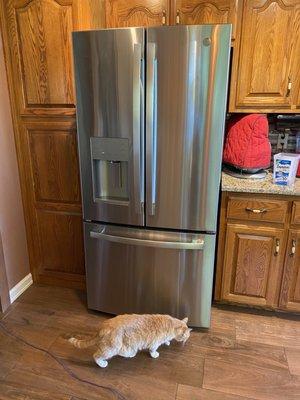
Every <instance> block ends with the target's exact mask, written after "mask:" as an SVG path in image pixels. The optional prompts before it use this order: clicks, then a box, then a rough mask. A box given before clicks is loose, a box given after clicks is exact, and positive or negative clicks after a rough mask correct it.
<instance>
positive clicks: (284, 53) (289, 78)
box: [229, 0, 300, 113]
mask: <svg viewBox="0 0 300 400" xmlns="http://www.w3.org/2000/svg"><path fill="white" fill-rule="evenodd" d="M299 35H300V1H299V0H255V1H253V0H251V1H250V0H244V2H243V13H242V23H241V24H240V27H239V30H238V32H237V37H238V40H237V41H238V43H237V45H236V48H235V50H234V55H233V69H232V78H231V93H230V105H229V111H231V112H274V113H277V112H280V113H284V112H297V108H299V103H300V101H299V100H300V90H299V89H300V78H299V66H300V61H299V58H300V56H299V54H300V39H299Z"/></svg>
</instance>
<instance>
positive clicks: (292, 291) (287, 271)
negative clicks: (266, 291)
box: [279, 229, 300, 312]
mask: <svg viewBox="0 0 300 400" xmlns="http://www.w3.org/2000/svg"><path fill="white" fill-rule="evenodd" d="M279 307H280V308H281V309H284V310H288V311H298V312H300V229H298V230H294V229H292V230H290V232H289V238H288V245H287V252H286V258H285V265H284V272H283V277H282V286H281V293H280V301H279Z"/></svg>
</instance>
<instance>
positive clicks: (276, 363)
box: [205, 340, 289, 371]
mask: <svg viewBox="0 0 300 400" xmlns="http://www.w3.org/2000/svg"><path fill="white" fill-rule="evenodd" d="M205 358H206V359H208V358H209V359H211V360H217V361H218V360H219V361H225V362H229V363H233V364H236V365H239V364H241V365H245V364H247V365H248V366H249V368H250V367H253V368H257V367H259V368H267V369H274V370H278V371H288V370H289V369H288V362H287V359H286V354H285V351H284V348H283V347H281V346H271V345H266V344H261V343H254V342H247V341H244V340H237V341H236V343H235V347H233V348H225V349H223V351H222V352H221V351H220V350H219V349H218V351H215V350H214V349H207V350H206V353H205Z"/></svg>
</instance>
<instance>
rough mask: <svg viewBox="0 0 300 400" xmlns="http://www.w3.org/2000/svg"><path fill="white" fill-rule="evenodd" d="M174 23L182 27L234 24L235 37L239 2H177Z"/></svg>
mask: <svg viewBox="0 0 300 400" xmlns="http://www.w3.org/2000/svg"><path fill="white" fill-rule="evenodd" d="M175 3H176V4H175V10H174V12H175V14H176V15H175V16H174V17H173V20H174V23H177V24H182V25H189V24H191V25H197V24H233V30H232V37H233V38H234V36H235V26H236V18H237V0H217V1H212V2H210V1H205V0H176V2H175Z"/></svg>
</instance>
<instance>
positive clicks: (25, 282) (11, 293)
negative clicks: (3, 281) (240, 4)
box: [9, 274, 33, 303]
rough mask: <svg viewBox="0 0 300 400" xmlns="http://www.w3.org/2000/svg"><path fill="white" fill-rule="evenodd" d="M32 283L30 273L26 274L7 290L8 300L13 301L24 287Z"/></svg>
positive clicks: (23, 290)
mask: <svg viewBox="0 0 300 400" xmlns="http://www.w3.org/2000/svg"><path fill="white" fill-rule="evenodd" d="M32 284H33V280H32V275H31V274H28V275H26V276H25V278H23V279H22V280H21V281H20V282H19V283H17V284H16V286H14V287H13V288H12V289H10V291H9V297H10V302H11V303H13V302H14V301H15V300H16V299H17V298H18V297H19V296H21V294H22V293H24V292H25V290H26V289H28V288H29V286H31V285H32Z"/></svg>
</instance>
